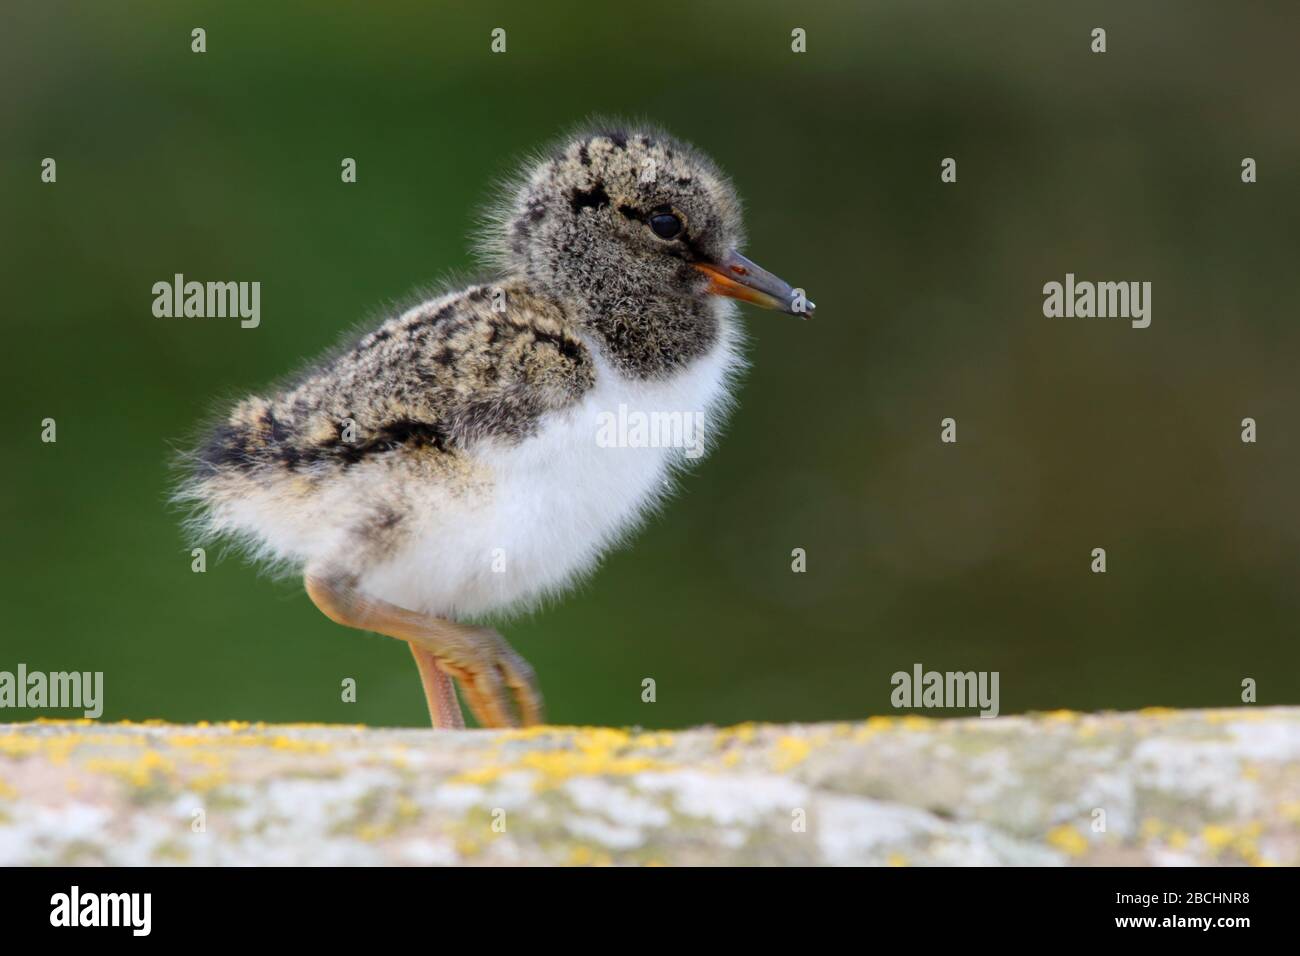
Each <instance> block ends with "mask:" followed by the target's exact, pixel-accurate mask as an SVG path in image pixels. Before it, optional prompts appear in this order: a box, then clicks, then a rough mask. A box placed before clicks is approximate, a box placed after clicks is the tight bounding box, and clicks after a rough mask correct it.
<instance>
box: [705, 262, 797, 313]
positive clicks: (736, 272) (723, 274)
mask: <svg viewBox="0 0 1300 956" xmlns="http://www.w3.org/2000/svg"><path fill="white" fill-rule="evenodd" d="M695 268H696V269H698V270H699V271H700V272H702V273H704V274H705V275H706V276H708V277H709V292H711V293H712V294H713V295H725V296H727V297H728V298H730V299H739V300H740V301H742V302H752V303H753V304H754V305H757V306H759V307H761V308H764V309H779V310H780V311H782V312H786V313H789V314H790V315H800V316H803V317H804V318H805V319H806V318H808V317H809V316H810V315H812V314H813V310H814V309H816V306H815V305H814V304H813V303H812V302H811V301H810V300H809V299H808V297H807V296H806V295H804V292H803V290H802V289H795V288H791V286H790V284H789V283H788V282H786V281H785V280H784V279H780V278H777V277H776V276H774V275H772V273H770V272H768V271H767V270H766V269H764V268H763V267H762V266H760V265H758V264H757V263H754V262H751V261H750V260H748V259H746V258H745V257H744V256H742V255H741V254H740V253H738V252H735V251H732V252H729V253H727V255H725V256H724V257H723V259H722V261H721V262H716V263H714V262H697V263H695Z"/></svg>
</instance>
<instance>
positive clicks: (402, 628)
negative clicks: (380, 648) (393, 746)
mask: <svg viewBox="0 0 1300 956" xmlns="http://www.w3.org/2000/svg"><path fill="white" fill-rule="evenodd" d="M303 583H304V585H305V587H306V589H307V595H308V597H310V598H311V599H312V602H313V603H314V604H315V605H316V607H318V608H319V609H320V611H321V613H323V614H324V615H325V616H326V617H328V618H329V619H330V620H332V621H334V622H336V623H338V624H342V625H344V626H346V627H355V628H357V629H358V630H363V631H374V632H375V633H377V634H386V635H387V636H389V637H395V638H397V639H398V640H402V641H406V642H407V643H408V644H410V646H411V653H412V654H413V655H414V656H415V663H416V666H417V667H419V669H420V678H421V680H422V681H423V683H424V693H425V698H426V699H427V701H428V704H429V716H430V717H431V718H432V720H433V724H434V726H435V727H451V728H458V727H464V726H465V722H464V719H463V718H462V717H461V714H460V705H459V704H457V702H456V694H455V691H454V690H453V689H452V686H451V681H450V680H449V677H454V678H455V679H456V680H458V681H460V685H461V689H462V690H463V691H464V694H465V698H466V701H465V702H466V703H467V704H468V705H469V709H470V710H471V711H472V712H473V714H474V717H475V719H476V720H477V721H478V722H479V724H480V725H482V726H484V727H517V726H520V725H523V726H530V725H532V724H539V723H542V721H543V716H542V714H543V711H542V694H541V691H540V690H539V689H538V687H537V678H536V676H534V674H533V669H532V668H531V667H530V666H529V665H528V662H527V661H525V660H524V659H523V658H522V657H520V656H519V654H518V652H517V651H515V649H514V648H513V647H511V646H510V645H509V644H507V643H506V642H505V639H504V638H502V636H501V635H500V634H498V633H497V632H496V631H494V630H492V629H491V628H487V627H474V626H471V625H468V624H459V623H457V622H455V621H449V620H446V619H445V618H440V617H432V616H430V615H428V614H420V613H417V612H415V611H410V610H407V609H406V608H403V607H398V606H397V605H395V604H389V603H388V602H387V601H380V600H377V599H375V598H371V597H368V596H366V595H364V594H362V593H361V592H360V591H359V590H357V588H356V587H355V585H354V584H353V583H352V582H351V581H350V580H349V579H348V578H346V577H341V576H336V575H328V574H319V573H312V572H308V573H307V575H306V576H305V578H304V582H303ZM512 702H513V705H514V706H513V707H512V706H511V704H512Z"/></svg>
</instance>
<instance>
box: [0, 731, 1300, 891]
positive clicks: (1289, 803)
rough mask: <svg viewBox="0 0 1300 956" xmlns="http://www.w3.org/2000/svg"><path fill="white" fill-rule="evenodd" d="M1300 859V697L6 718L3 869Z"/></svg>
mask: <svg viewBox="0 0 1300 956" xmlns="http://www.w3.org/2000/svg"><path fill="white" fill-rule="evenodd" d="M96 863H109V864H126V865H140V864H156V863H166V864H184V863H192V864H259V863H262V864H384V863H397V864H466V863H468V864H518V863H532V864H605V863H614V864H668V865H681V864H692V863H735V864H782V863H795V864H889V865H899V866H906V865H925V864H1091V863H1106V864H1121V865H1126V864H1139V865H1140V864H1185V863H1204V864H1283V865H1296V864H1300V709H1289V708H1271V709H1270V708H1255V707H1249V708H1241V709H1233V710H1210V711H1173V710H1164V709H1150V710H1145V711H1141V712H1138V713H1132V714H1096V715H1089V714H1077V713H1070V712H1058V713H1047V714H1035V715H1030V716H1025V717H999V718H997V719H993V720H980V719H978V718H975V719H966V720H928V719H923V718H917V717H901V718H898V717H895V718H886V717H878V718H872V719H869V720H866V721H864V722H861V723H839V724H805V725H786V726H776V725H760V724H752V725H742V726H739V727H730V728H726V729H722V730H717V729H709V728H705V729H696V730H690V731H682V732H643V731H637V730H618V729H612V728H587V727H542V728H537V729H532V730H526V731H510V732H495V731H469V732H459V733H453V732H436V731H419V730H380V729H373V728H365V727H345V726H331V727H327V726H307V725H281V726H270V725H262V724H252V725H249V724H216V725H207V724H198V725H195V726H178V725H172V724H164V723H155V722H149V723H144V724H101V723H96V722H92V721H66V722H65V721H56V722H45V721H42V722H37V723H30V724H0V865H27V864H96Z"/></svg>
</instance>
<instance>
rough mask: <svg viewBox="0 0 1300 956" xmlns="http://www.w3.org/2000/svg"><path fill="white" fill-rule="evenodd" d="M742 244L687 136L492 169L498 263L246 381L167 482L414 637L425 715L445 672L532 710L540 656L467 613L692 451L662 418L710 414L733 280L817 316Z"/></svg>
mask: <svg viewBox="0 0 1300 956" xmlns="http://www.w3.org/2000/svg"><path fill="white" fill-rule="evenodd" d="M742 241H743V239H742V231H741V215H740V203H739V200H738V199H737V196H736V193H735V191H734V189H733V188H732V186H731V184H730V183H729V182H728V181H727V179H726V177H725V176H723V174H722V173H721V172H720V171H719V170H718V168H717V167H716V166H715V165H714V164H713V163H712V162H711V161H710V160H709V159H707V158H706V157H705V156H703V155H702V154H701V153H699V152H698V151H696V150H695V149H693V148H691V147H689V146H687V145H685V144H683V143H681V142H679V141H677V140H674V139H672V138H671V137H669V136H667V135H666V134H664V133H662V132H660V131H658V130H653V129H648V128H639V127H633V128H615V127H611V128H605V127H597V128H588V129H584V130H582V131H580V132H578V133H576V134H574V135H572V136H570V137H568V138H566V139H565V140H564V141H563V142H562V143H561V145H560V146H559V147H558V148H556V149H555V150H553V151H552V152H551V153H549V154H547V155H545V156H543V157H542V158H540V159H538V160H536V161H534V162H531V163H529V164H528V166H527V167H526V168H525V169H524V170H523V172H522V173H521V175H520V176H519V177H518V178H517V179H516V180H514V181H513V182H512V183H511V184H510V185H509V186H508V187H507V189H506V190H505V191H504V196H503V199H502V200H501V202H500V203H499V204H498V206H497V207H496V208H495V209H494V211H493V213H492V215H491V216H490V217H489V225H488V228H487V234H486V236H485V237H484V241H483V252H484V258H485V259H486V261H487V262H488V263H489V264H490V265H491V266H492V267H493V269H494V271H495V277H494V278H493V279H491V280H490V281H487V282H485V283H484V284H482V285H474V286H471V287H469V288H467V289H462V290H460V291H457V292H452V293H449V294H447V295H443V296H441V297H440V298H436V299H433V300H431V301H428V302H424V303H423V304H421V305H418V306H416V307H414V308H412V309H410V310H409V311H407V312H405V313H403V314H401V315H397V316H394V317H392V318H390V319H388V320H387V321H386V322H384V323H383V324H382V325H380V326H379V327H378V328H377V329H375V330H374V331H372V332H370V333H369V334H368V335H366V336H365V337H364V338H362V339H361V340H360V341H358V342H356V343H355V344H354V345H352V346H351V347H350V348H347V349H345V350H343V351H341V352H339V353H337V354H335V355H333V356H332V357H330V358H328V359H326V360H324V361H322V362H320V363H318V364H317V365H315V366H314V367H312V368H310V369H309V370H308V371H306V372H305V373H303V374H301V375H300V376H299V377H298V378H297V379H296V380H294V381H293V382H292V383H291V384H290V385H288V386H287V387H285V388H284V389H283V390H280V391H277V392H274V393H270V394H267V395H265V396H253V397H250V398H246V399H244V400H243V401H241V402H239V403H238V404H237V405H236V406H235V407H234V408H233V409H232V410H231V411H230V413H229V415H228V416H226V417H225V418H224V420H222V421H221V423H220V424H219V425H218V426H217V427H216V428H215V429H214V430H213V431H212V432H211V433H210V435H209V436H208V438H207V440H206V442H205V443H204V444H203V445H202V446H201V447H200V448H199V449H198V450H197V451H196V452H195V453H194V454H193V456H192V458H191V466H192V467H191V469H190V472H189V474H188V477H187V479H186V481H185V484H184V487H183V489H182V492H181V497H183V498H185V499H187V500H189V501H190V502H192V503H194V504H195V505H197V512H198V521H199V522H200V524H201V525H202V527H203V528H204V529H205V530H207V531H209V532H211V533H214V534H218V535H230V536H234V537H235V538H237V539H238V540H240V541H241V542H242V543H244V544H245V545H247V546H249V548H250V550H251V551H252V553H253V554H254V555H255V556H256V557H258V558H262V559H266V560H269V561H272V562H275V563H277V564H278V565H280V566H282V567H287V568H289V569H291V570H292V571H294V572H295V573H300V574H301V575H302V577H303V580H304V583H305V587H306V590H307V594H308V595H309V596H310V597H311V600H312V601H313V602H314V603H315V604H316V606H317V607H318V608H319V609H320V610H321V611H322V612H323V613H324V614H325V615H326V616H327V617H329V618H331V619H332V620H334V621H336V622H338V623H339V624H343V625H346V626H348V627H354V628H358V629H360V630H366V631H374V632H378V633H380V634H386V635H388V636H391V637H395V638H399V639H401V640H404V641H406V642H408V644H409V645H410V648H411V652H412V654H413V655H414V657H415V661H416V664H417V666H418V668H419V672H420V676H421V679H422V682H423V685H424V690H425V696H426V699H427V703H428V706H429V712H430V716H431V717H432V719H433V722H434V725H435V726H442V727H461V726H464V723H463V718H462V716H461V710H460V706H459V704H458V702H457V699H456V695H455V688H454V685H453V683H452V681H453V680H455V681H457V682H459V684H460V687H461V691H462V693H463V694H464V696H465V698H466V703H467V704H468V706H469V707H470V709H471V710H472V711H473V713H474V715H475V717H476V718H477V719H478V721H479V723H480V724H483V725H486V726H501V725H508V724H516V723H524V724H531V723H535V722H538V721H540V720H542V699H541V694H540V693H539V691H538V689H537V683H536V680H535V678H534V675H533V672H532V670H531V668H530V667H529V666H528V664H527V663H526V662H525V661H524V660H523V659H522V658H521V657H520V656H519V655H518V654H517V653H515V651H514V650H513V649H512V648H511V647H510V646H509V645H508V644H506V642H505V641H504V640H503V639H502V637H501V635H500V634H498V633H497V632H496V631H495V630H492V629H490V628H487V627H483V626H480V625H477V624H474V623H470V622H471V621H474V620H476V619H478V618H480V617H482V616H484V615H488V614H491V613H495V612H503V611H509V610H515V609H520V608H522V607H526V606H529V605H530V604H534V603H536V602H537V601H538V600H540V599H541V598H543V597H545V596H547V595H551V594H554V593H557V592H559V591H561V590H562V589H563V588H565V587H566V586H568V585H570V584H572V583H573V582H574V581H576V580H577V579H579V578H580V577H582V576H583V575H584V574H586V573H588V572H590V571H591V570H592V569H593V568H594V567H595V565H596V563H597V562H598V561H599V559H600V557H601V555H602V554H603V553H604V552H606V551H607V550H609V549H610V548H612V547H614V546H615V545H617V544H618V543H619V542H620V541H621V540H623V539H624V538H625V537H626V536H627V535H628V534H629V533H630V532H631V531H632V530H633V529H634V528H635V526H636V525H637V524H638V522H639V521H640V520H641V519H642V518H643V517H644V516H645V515H646V514H647V512H648V511H649V510H650V509H652V508H653V507H654V505H655V504H656V503H657V502H658V501H659V500H660V499H661V497H662V496H663V495H664V494H665V492H666V489H667V488H668V487H669V485H670V480H669V479H670V478H671V476H672V473H673V471H674V469H675V468H676V467H677V466H679V465H680V464H682V463H683V460H684V458H685V455H684V454H683V448H682V447H681V445H682V442H680V441H673V440H663V439H664V433H665V432H666V433H667V434H668V436H669V438H670V439H671V438H672V437H673V436H678V437H680V433H681V432H680V429H678V428H676V424H678V423H680V422H682V421H683V420H689V421H691V422H697V423H700V422H702V423H703V425H704V428H703V431H704V436H703V437H704V440H705V443H707V439H708V437H709V436H710V435H712V434H716V432H717V431H718V427H719V423H720V420H721V418H722V417H723V416H724V415H725V414H726V412H727V410H728V406H729V402H730V399H729V391H730V388H731V386H732V383H733V380H734V377H735V375H736V373H737V371H738V369H739V368H740V366H741V358H740V352H739V348H740V333H739V331H738V329H737V326H736V323H735V319H734V315H733V312H734V306H733V304H732V302H731V300H732V299H740V300H743V301H746V302H751V303H754V304H757V305H760V306H763V307H766V308H774V309H780V310H783V311H786V312H789V313H792V314H805V315H808V314H811V313H812V311H813V305H812V303H811V302H808V301H807V300H806V299H805V298H804V297H803V294H802V292H801V291H800V290H795V289H792V288H791V287H790V286H789V285H787V284H786V283H785V282H783V281H782V280H780V279H778V278H776V277H775V276H774V275H772V274H771V273H769V272H766V271H764V270H763V269H761V268H759V267H758V266H757V265H755V264H754V263H752V262H750V261H749V260H748V259H746V258H744V257H743V256H742V255H740V253H739V252H738V251H737V250H738V248H739V247H740V246H741V244H742ZM611 416H612V417H611ZM685 416H691V417H690V418H689V419H685V418H684V417H685ZM612 422H618V423H627V422H635V423H636V427H637V428H638V429H639V431H638V434H637V435H635V436H630V435H626V434H620V432H619V429H618V428H612V429H611V427H610V425H611V423H612ZM647 422H649V423H658V424H659V425H661V426H663V425H664V423H668V426H667V427H660V428H658V429H655V428H649V429H647V428H646V423H647ZM611 436H612V437H611ZM656 439H657V440H656Z"/></svg>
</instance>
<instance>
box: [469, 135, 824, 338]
mask: <svg viewBox="0 0 1300 956" xmlns="http://www.w3.org/2000/svg"><path fill="white" fill-rule="evenodd" d="M486 240H487V242H486V246H487V250H488V252H489V253H490V254H491V255H492V257H493V258H494V259H496V261H497V263H498V265H500V266H501V267H503V268H504V269H505V270H506V271H507V272H508V273H510V274H515V275H522V276H525V277H527V278H528V279H530V280H532V281H534V282H536V283H538V284H539V285H541V286H542V287H545V288H549V289H551V290H554V291H555V292H557V293H559V294H562V295H565V296H567V297H570V298H574V299H577V300H580V301H584V302H587V303H591V304H593V305H596V306H597V307H600V308H605V309H610V308H613V309H618V308H623V309H630V308H634V307H641V308H644V307H647V306H648V305H654V304H662V305H663V306H664V307H666V308H672V307H673V303H674V301H676V302H677V303H678V304H680V305H682V306H683V307H692V308H694V307H698V306H699V305H700V304H701V303H703V302H705V301H706V300H707V299H708V297H710V296H727V297H730V298H734V299H739V300H742V301H745V302H750V303H753V304H755V305H758V306H761V307H763V308H769V309H778V310H781V311H783V312H788V313H790V314H794V315H803V316H804V317H807V316H809V315H811V314H812V312H813V308H814V306H813V303H812V302H810V301H808V300H807V299H806V298H805V297H804V295H803V293H802V290H797V289H794V288H792V287H791V286H790V285H789V284H788V283H786V282H785V281H784V280H782V279H779V278H777V277H776V276H775V275H773V274H772V273H770V272H768V271H766V270H765V269H762V268H760V267H759V266H758V265H756V264H755V263H753V262H751V261H750V260H748V259H746V258H745V257H744V256H743V255H741V254H740V252H739V249H740V247H741V246H742V244H743V242H744V233H743V228H742V224H741V206H740V200H739V198H738V197H737V196H736V192H735V190H734V188H733V187H732V185H731V183H730V182H728V180H727V178H726V176H724V175H723V174H722V172H721V171H720V170H719V169H718V168H717V166H715V165H714V163H713V162H712V161H711V160H710V159H709V158H708V157H706V156H704V155H703V154H702V153H700V152H699V151H698V150H696V149H694V148H693V147H691V146H688V145H686V144H684V143H681V142H679V141H677V140H674V139H673V138H671V137H669V136H667V135H666V134H664V133H662V132H660V131H658V130H653V129H649V128H642V127H631V128H595V129H587V130H583V131H580V132H578V133H576V134H573V135H571V136H569V137H566V138H565V139H564V140H563V141H562V143H561V144H560V145H559V146H558V147H557V148H556V149H555V150H554V151H552V152H551V153H550V154H548V155H546V156H544V157H542V158H540V159H538V160H536V161H534V162H533V163H531V164H529V165H528V167H527V168H526V169H525V171H524V172H523V173H522V175H521V176H520V178H519V179H518V180H516V181H515V182H514V183H513V184H511V185H510V186H509V187H507V190H506V194H505V197H504V201H503V203H502V205H501V208H500V209H499V210H498V211H497V213H496V214H495V216H494V217H493V219H492V222H491V224H490V226H489V231H488V233H487V235H486Z"/></svg>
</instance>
